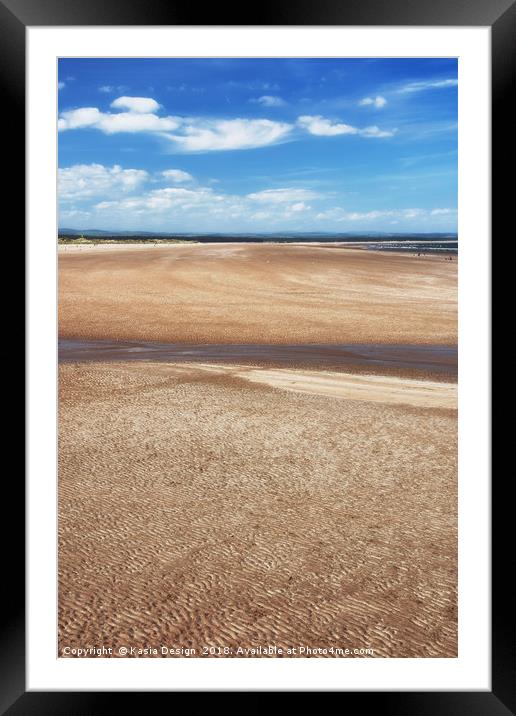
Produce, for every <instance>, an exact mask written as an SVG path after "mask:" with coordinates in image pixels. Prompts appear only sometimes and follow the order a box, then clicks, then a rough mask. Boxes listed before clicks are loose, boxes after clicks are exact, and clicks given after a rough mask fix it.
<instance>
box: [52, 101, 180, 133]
mask: <svg viewBox="0 0 516 716" xmlns="http://www.w3.org/2000/svg"><path fill="white" fill-rule="evenodd" d="M180 124H181V120H180V119H179V118H178V117H158V115H156V114H149V113H146V114H143V113H138V112H117V113H116V114H113V113H111V112H101V111H100V110H99V109H97V107H82V108H81V109H72V110H69V111H67V112H62V113H61V116H60V118H59V120H58V123H57V126H58V129H59V130H60V131H64V130H67V129H85V128H92V129H100V130H101V131H102V132H104V133H105V134H116V133H118V132H168V131H171V130H174V129H177V127H179V126H180Z"/></svg>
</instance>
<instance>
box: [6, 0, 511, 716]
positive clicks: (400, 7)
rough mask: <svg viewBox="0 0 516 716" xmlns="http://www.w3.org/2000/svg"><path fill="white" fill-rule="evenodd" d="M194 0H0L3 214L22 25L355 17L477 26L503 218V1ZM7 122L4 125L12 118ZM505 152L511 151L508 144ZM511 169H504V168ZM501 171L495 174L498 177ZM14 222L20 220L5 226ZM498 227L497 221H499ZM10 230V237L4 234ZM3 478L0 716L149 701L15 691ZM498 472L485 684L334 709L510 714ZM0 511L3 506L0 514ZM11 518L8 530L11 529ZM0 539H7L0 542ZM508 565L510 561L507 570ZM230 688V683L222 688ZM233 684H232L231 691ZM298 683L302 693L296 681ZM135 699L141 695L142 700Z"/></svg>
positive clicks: (20, 509) (504, 511)
mask: <svg viewBox="0 0 516 716" xmlns="http://www.w3.org/2000/svg"><path fill="white" fill-rule="evenodd" d="M252 9H253V14H252V15H246V12H245V6H244V5H234V4H231V5H230V4H227V5H225V6H221V5H220V4H212V5H206V6H204V7H203V9H202V18H203V21H202V23H199V22H198V19H199V14H198V12H199V11H198V10H196V8H194V7H193V6H192V5H191V4H188V3H179V2H177V1H174V0H172V1H171V0H168V1H167V0H124V1H123V2H117V0H88V2H85V1H84V0H0V86H1V89H2V94H1V96H2V98H3V101H4V106H6V107H9V108H10V112H9V113H8V114H7V113H2V121H3V122H4V123H5V127H4V137H5V138H7V137H8V138H9V144H11V146H16V147H17V152H16V161H15V162H14V161H13V162H10V167H9V168H10V171H9V176H10V182H9V186H8V201H7V205H8V207H9V213H11V214H12V215H13V216H17V217H21V216H25V202H24V197H25V173H24V162H23V152H22V149H21V148H22V147H24V146H25V123H24V117H25V93H24V87H25V29H26V27H32V26H66V25H69V26H80V25H89V26H92V25H113V26H120V25H139V26H145V25H147V26H152V25H153V26H155V25H175V26H178V25H179V26H186V25H219V26H224V25H280V26H282V25H284V26H288V25H348V26H349V25H362V26H368V25H369V26H378V25H383V26H389V25H390V26H411V25H412V26H424V25H427V26H489V27H490V28H491V37H492V57H491V59H492V102H493V104H492V129H493V132H492V162H493V164H492V178H493V179H492V211H493V214H492V216H493V230H492V235H494V234H495V232H496V231H497V229H498V233H500V230H501V227H502V226H503V225H505V219H508V218H509V217H508V212H509V208H510V207H512V203H513V200H512V201H511V197H510V194H509V192H511V194H512V193H513V186H512V183H511V182H509V181H507V180H506V179H505V173H502V167H503V166H506V165H507V163H509V164H510V154H509V153H508V151H509V150H510V149H511V148H512V149H513V146H514V145H513V144H512V147H511V146H510V145H509V144H508V142H510V141H511V140H510V138H511V136H512V133H513V126H512V125H513V114H512V112H511V110H510V107H509V104H510V102H511V99H512V97H511V95H512V94H513V92H511V89H513V83H512V79H513V77H514V76H515V75H516V72H515V70H516V60H515V53H514V37H515V35H516V2H515V0H489V1H486V0H468V2H464V0H432V1H431V2H429V1H428V0H410V1H409V2H408V1H407V0H390V1H389V2H387V1H386V0H361V1H360V2H355V3H349V4H344V3H340V2H338V0H318V2H317V3H313V2H309V0H297V1H296V2H294V0H275V1H274V3H269V2H265V3H262V4H261V5H260V6H253V8H252ZM13 118H15V119H14V121H13ZM512 156H514V151H513V152H512ZM511 166H512V165H511ZM502 177H503V178H502ZM16 226H17V228H18V229H19V227H20V226H21V220H19V221H17V222H16ZM507 226H509V223H508V221H507ZM16 238H20V237H16ZM7 477H9V487H7V485H5V489H6V490H7V489H8V490H9V495H8V501H7V500H6V504H9V505H10V507H9V512H10V513H11V516H12V517H14V521H13V522H12V524H9V521H8V520H6V519H4V520H2V529H3V532H4V534H3V539H4V541H3V543H2V544H3V545H4V550H5V553H4V569H3V573H4V575H5V581H4V585H3V590H2V591H3V597H4V599H5V600H6V606H5V607H4V609H3V610H2V612H1V615H0V616H1V621H2V624H1V631H0V645H1V650H0V713H8V714H9V715H10V716H18V715H20V714H23V715H25V714H38V716H40V715H41V714H46V713H49V714H50V713H52V714H54V715H56V716H57V715H58V714H67V715H68V714H98V713H99V712H102V711H104V710H107V709H108V708H109V710H110V711H112V709H113V707H114V706H115V700H116V702H117V706H118V705H119V699H120V698H123V697H124V696H129V698H130V699H131V706H132V707H133V708H134V707H136V708H138V707H139V706H140V707H143V708H145V709H146V710H149V708H150V709H152V706H150V705H149V701H148V699H149V697H150V696H153V694H151V693H149V692H143V693H134V692H131V693H130V694H124V693H123V692H122V693H121V692H85V693H78V692H62V693H58V692H53V691H47V692H26V690H25V688H26V687H25V611H24V601H25V594H24V579H25V574H24V566H23V565H24V556H25V555H24V543H25V539H24V529H23V524H24V512H25V508H24V485H23V481H22V479H20V478H19V477H18V476H16V477H17V481H16V480H15V479H14V477H15V474H14V471H13V472H12V474H6V476H5V482H7ZM510 487H511V480H510V479H509V475H507V476H506V477H505V479H504V476H501V479H499V480H497V481H495V482H493V489H492V501H493V522H492V524H493V528H492V568H493V574H492V662H491V664H492V691H490V692H486V691H453V692H340V693H341V696H339V698H342V699H343V701H341V704H342V705H343V706H344V707H345V706H358V707H359V708H362V709H363V708H366V709H375V710H380V711H381V712H382V713H386V714H401V715H404V714H418V715H419V716H425V715H426V714H431V715H432V716H434V715H435V714H437V713H439V714H440V716H446V715H447V714H453V715H454V716H455V715H456V714H467V715H468V716H476V715H477V714H478V715H479V716H480V715H482V716H484V715H493V716H498V714H499V715H500V716H502V715H504V714H509V713H514V714H516V670H515V667H516V658H515V657H516V638H515V629H514V623H515V620H514V597H513V595H512V593H511V592H510V591H509V589H508V588H507V582H506V578H505V575H506V573H507V567H508V565H509V563H510V550H509V547H508V545H510V544H511V537H512V534H511V533H512V521H513V520H512V519H511V517H512V515H511V514H510V512H509V511H511V512H512V502H511V500H510V499H509V490H510ZM6 512H7V508H6V506H5V505H4V515H5V513H6ZM13 525H14V526H13ZM6 546H7V547H6ZM509 569H510V566H509ZM232 690H233V689H232ZM234 690H235V691H238V687H235V689H234ZM300 690H302V689H300ZM143 699H145V704H144V701H143Z"/></svg>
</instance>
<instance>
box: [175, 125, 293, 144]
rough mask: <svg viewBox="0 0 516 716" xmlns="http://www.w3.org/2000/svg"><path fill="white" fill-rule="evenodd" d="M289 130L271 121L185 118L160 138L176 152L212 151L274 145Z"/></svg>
mask: <svg viewBox="0 0 516 716" xmlns="http://www.w3.org/2000/svg"><path fill="white" fill-rule="evenodd" d="M291 131H292V125H291V124H288V123H287V122H275V121H272V120H270V119H222V120H219V119H217V120H209V119H208V120H207V119H185V120H184V122H183V123H182V125H181V126H180V132H179V133H175V134H172V133H171V134H164V135H163V136H164V137H165V138H166V139H168V140H169V141H170V142H171V143H172V144H173V145H174V147H175V148H176V149H177V150H179V151H183V152H211V151H221V150H232V149H254V148H257V147H265V146H268V145H270V144H277V143H278V142H280V141H282V140H284V139H286V137H287V136H288V135H289V134H290V132H291Z"/></svg>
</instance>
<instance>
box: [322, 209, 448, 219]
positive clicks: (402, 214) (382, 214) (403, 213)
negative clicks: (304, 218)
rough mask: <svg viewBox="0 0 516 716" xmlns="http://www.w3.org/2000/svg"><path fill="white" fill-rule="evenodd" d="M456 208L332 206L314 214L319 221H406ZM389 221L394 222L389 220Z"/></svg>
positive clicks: (426, 217) (425, 217) (444, 212)
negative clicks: (351, 208) (360, 207)
mask: <svg viewBox="0 0 516 716" xmlns="http://www.w3.org/2000/svg"><path fill="white" fill-rule="evenodd" d="M456 211H457V210H456V209H420V208H411V209H387V210H373V211H346V210H345V209H342V208H341V207H333V208H332V209H327V210H326V211H321V212H319V213H318V214H317V215H316V217H315V218H316V219H318V220H321V221H337V222H361V221H362V222H363V221H367V222H371V221H375V220H377V219H387V218H391V219H396V220H397V221H396V223H398V220H400V221H403V220H405V221H407V220H410V219H419V220H426V219H428V218H429V217H431V216H436V215H440V214H453V213H456ZM390 223H394V222H393V221H391V222H390Z"/></svg>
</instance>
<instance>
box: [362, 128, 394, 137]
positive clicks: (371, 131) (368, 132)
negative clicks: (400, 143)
mask: <svg viewBox="0 0 516 716" xmlns="http://www.w3.org/2000/svg"><path fill="white" fill-rule="evenodd" d="M395 133H396V130H395V129H380V128H379V127H377V126H376V125H374V126H372V127H365V128H364V129H360V130H359V134H360V136H362V137H393V136H394V134H395Z"/></svg>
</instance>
